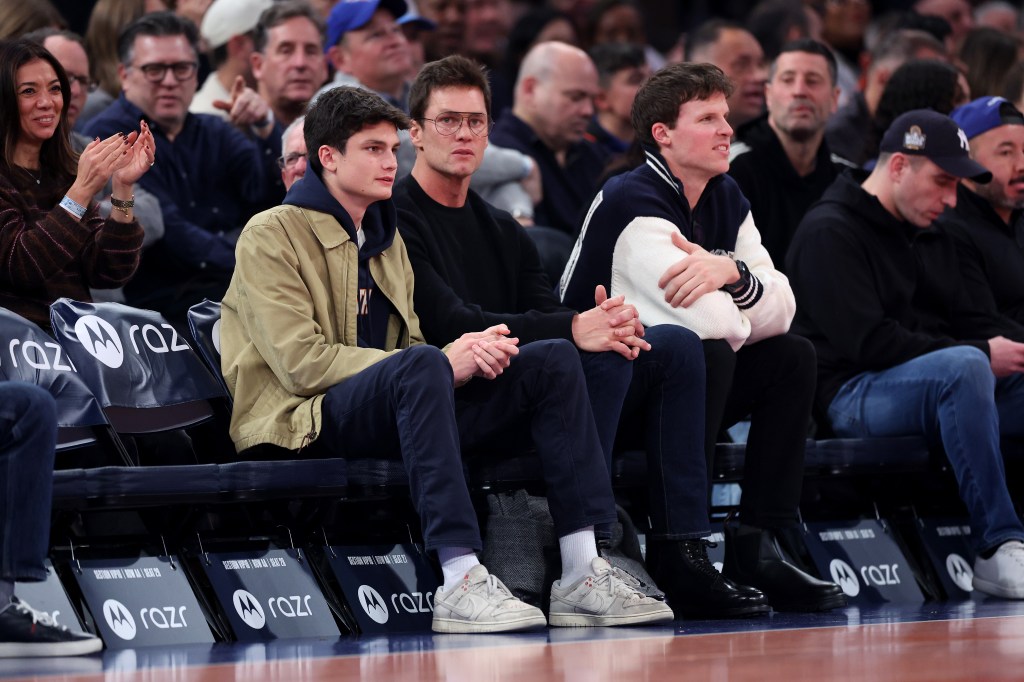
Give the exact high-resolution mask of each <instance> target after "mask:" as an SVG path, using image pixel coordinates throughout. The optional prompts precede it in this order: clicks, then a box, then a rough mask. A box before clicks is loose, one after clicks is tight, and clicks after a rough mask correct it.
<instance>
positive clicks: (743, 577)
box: [722, 524, 846, 611]
mask: <svg viewBox="0 0 1024 682" xmlns="http://www.w3.org/2000/svg"><path fill="white" fill-rule="evenodd" d="M722 572H723V573H724V574H725V575H727V576H728V577H729V578H730V579H732V580H735V581H737V582H742V583H745V584H748V585H753V586H754V587H756V588H758V589H759V590H761V591H762V592H764V594H765V597H767V599H768V603H769V604H771V605H772V608H773V609H775V610H776V611H828V610H829V609H836V608H841V607H843V606H846V595H845V594H843V590H842V588H840V587H839V586H838V585H836V584H835V583H831V582H826V581H824V580H819V579H818V578H815V577H814V576H811V575H808V574H807V573H805V572H804V571H801V570H800V569H799V568H797V567H796V566H794V565H793V564H791V563H789V562H787V561H786V559H785V558H784V557H783V556H782V551H781V550H780V549H779V545H778V541H777V540H776V539H775V534H774V533H772V531H770V530H765V529H761V528H749V529H748V528H744V529H743V530H740V529H738V528H736V527H735V526H732V525H729V524H726V526H725V568H724V569H723V571H722Z"/></svg>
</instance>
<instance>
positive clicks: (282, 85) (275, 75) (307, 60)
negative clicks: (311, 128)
mask: <svg viewBox="0 0 1024 682" xmlns="http://www.w3.org/2000/svg"><path fill="white" fill-rule="evenodd" d="M324 31H325V26H324V22H323V19H322V18H321V17H320V15H319V14H317V13H316V12H315V11H313V9H312V8H310V6H309V5H307V4H306V3H305V2H302V1H301V0H286V1H284V2H275V3H274V4H273V5H271V6H270V8H269V9H267V10H266V11H264V12H263V14H261V15H260V21H259V24H257V26H256V36H255V38H254V39H253V43H254V50H255V51H254V52H253V53H252V75H253V77H254V78H255V79H256V83H257V84H258V87H257V91H258V92H259V95H260V97H261V98H263V100H264V101H265V102H266V103H267V104H269V105H270V109H271V110H272V111H273V114H274V116H273V119H274V121H276V122H277V123H279V124H280V128H279V129H278V132H280V129H281V128H284V127H285V126H287V125H289V124H290V123H291V122H292V121H294V120H295V119H297V118H298V117H299V116H301V115H302V114H303V112H305V110H306V105H307V104H309V101H310V100H311V99H313V95H314V94H315V93H316V91H317V90H318V89H319V88H320V86H321V85H323V84H324V81H325V80H327V61H326V59H325V58H324ZM278 141H279V140H275V142H278Z"/></svg>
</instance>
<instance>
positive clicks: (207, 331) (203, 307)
mask: <svg viewBox="0 0 1024 682" xmlns="http://www.w3.org/2000/svg"><path fill="white" fill-rule="evenodd" d="M188 329H189V331H190V332H192V338H193V339H195V342H196V349H197V350H198V351H199V356H200V357H201V358H202V359H203V362H205V363H206V367H207V368H208V369H209V370H210V372H211V373H212V374H213V376H215V377H216V378H217V381H219V382H220V383H221V386H223V387H224V393H225V394H227V392H228V388H227V385H226V384H225V383H224V375H223V374H221V370H220V303H218V302H217V301H211V300H209V299H205V298H204V299H203V301H202V303H196V304H195V305H194V306H192V307H191V308H189V309H188ZM230 399H231V398H230V396H229V397H228V400H230Z"/></svg>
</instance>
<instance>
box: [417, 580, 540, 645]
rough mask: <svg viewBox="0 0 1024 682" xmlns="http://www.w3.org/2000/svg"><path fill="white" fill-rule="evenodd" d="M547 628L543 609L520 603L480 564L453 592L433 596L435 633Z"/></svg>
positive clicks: (438, 592) (439, 589)
mask: <svg viewBox="0 0 1024 682" xmlns="http://www.w3.org/2000/svg"><path fill="white" fill-rule="evenodd" d="M545 625H547V621H546V620H545V619H544V613H543V612H542V611H541V610H540V609H538V608H537V607H536V606H530V605H529V604H527V603H526V602H523V601H520V600H519V599H517V598H516V597H515V596H514V595H513V594H512V593H511V592H509V589H508V588H507V587H505V584H504V583H503V582H501V581H500V580H499V579H498V578H497V576H493V575H491V574H490V573H488V572H487V569H486V568H485V567H484V566H483V565H481V564H477V565H476V566H474V567H473V568H471V569H470V570H469V572H468V573H466V575H465V577H463V579H462V582H460V583H459V584H458V585H456V586H455V587H454V588H452V589H451V590H450V591H448V592H445V591H444V589H443V588H438V590H437V592H436V593H435V594H434V620H433V623H432V625H431V628H432V629H433V630H434V632H452V633H476V632H510V631H513V630H527V629H530V628H538V627H544V626H545Z"/></svg>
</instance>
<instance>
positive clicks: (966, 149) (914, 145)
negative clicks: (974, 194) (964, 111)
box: [879, 109, 992, 183]
mask: <svg viewBox="0 0 1024 682" xmlns="http://www.w3.org/2000/svg"><path fill="white" fill-rule="evenodd" d="M879 151H880V152H890V153H893V152H899V153H901V154H907V155H909V156H923V157H925V158H926V159H928V160H929V161H931V162H932V163H934V164H935V165H936V166H938V167H939V168H941V169H942V170H944V171H946V172H947V173H949V174H950V175H953V176H956V177H958V178H969V179H971V180H974V181H975V182H981V183H985V182H988V181H989V180H991V179H992V174H991V173H989V172H988V170H987V169H986V168H985V167H984V166H982V165H981V164H980V163H978V162H977V161H975V160H974V159H972V158H971V155H970V151H971V147H970V145H969V144H968V142H967V135H966V133H964V131H962V130H961V129H960V126H958V125H957V124H956V123H955V122H954V121H953V119H951V118H950V117H949V116H945V115H943V114H940V113H939V112H937V111H932V110H931V109H914V110H913V111H908V112H906V113H905V114H900V115H899V116H898V117H897V118H896V120H895V121H893V122H892V125H890V126H889V129H888V130H886V131H885V135H883V136H882V144H881V145H879Z"/></svg>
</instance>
